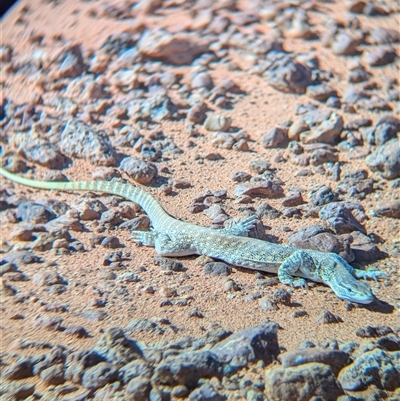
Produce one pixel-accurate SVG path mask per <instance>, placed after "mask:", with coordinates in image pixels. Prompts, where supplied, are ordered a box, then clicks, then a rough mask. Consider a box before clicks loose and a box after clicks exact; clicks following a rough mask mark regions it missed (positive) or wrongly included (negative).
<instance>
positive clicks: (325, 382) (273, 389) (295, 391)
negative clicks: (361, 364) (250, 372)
mask: <svg viewBox="0 0 400 401" xmlns="http://www.w3.org/2000/svg"><path fill="white" fill-rule="evenodd" d="M265 394H266V396H267V397H269V399H273V400H279V401H292V400H299V401H300V400H301V401H303V400H304V401H305V400H311V399H314V398H317V397H320V399H321V400H322V399H323V400H325V401H336V400H337V398H338V397H339V396H341V395H343V394H344V392H343V390H342V387H341V386H340V383H339V382H338V381H337V380H336V377H335V375H334V374H333V372H332V369H331V368H330V367H329V366H327V365H324V364H321V363H308V364H305V365H300V366H296V367H289V368H274V369H268V370H267V371H266V374H265Z"/></svg>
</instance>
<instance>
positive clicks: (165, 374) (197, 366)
mask: <svg viewBox="0 0 400 401" xmlns="http://www.w3.org/2000/svg"><path fill="white" fill-rule="evenodd" d="M221 372H222V365H221V363H220V362H219V361H218V359H217V357H216V356H215V354H214V353H213V352H210V351H186V352H182V353H179V354H177V355H171V356H168V357H167V358H165V359H164V360H163V361H162V362H161V363H160V364H159V365H158V366H157V367H156V369H155V371H154V374H153V377H152V381H154V382H156V383H161V384H166V385H170V386H171V385H177V384H184V385H185V386H187V387H188V388H193V387H195V386H196V384H197V382H198V380H199V379H200V378H209V377H214V376H217V377H218V376H220V375H221Z"/></svg>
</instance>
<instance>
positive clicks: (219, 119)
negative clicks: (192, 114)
mask: <svg viewBox="0 0 400 401" xmlns="http://www.w3.org/2000/svg"><path fill="white" fill-rule="evenodd" d="M231 124H232V119H231V118H230V117H225V116H223V115H221V114H211V115H209V116H208V117H207V118H206V120H205V121H204V128H205V129H206V130H207V131H228V129H229V127H230V126H231Z"/></svg>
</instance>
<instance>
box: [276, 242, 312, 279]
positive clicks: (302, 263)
mask: <svg viewBox="0 0 400 401" xmlns="http://www.w3.org/2000/svg"><path fill="white" fill-rule="evenodd" d="M314 270H315V265H314V261H313V259H312V257H311V256H310V255H309V254H308V253H307V252H306V251H304V250H298V251H295V252H294V253H292V254H291V255H290V256H289V257H288V258H287V259H286V260H285V261H284V262H283V263H282V264H281V265H280V266H279V268H278V278H279V281H280V282H281V283H283V284H286V285H290V286H293V287H305V286H306V280H304V278H301V277H293V274H295V273H296V272H298V271H301V272H302V273H304V274H305V275H308V274H307V273H311V274H310V276H311V277H312V272H313V271H314Z"/></svg>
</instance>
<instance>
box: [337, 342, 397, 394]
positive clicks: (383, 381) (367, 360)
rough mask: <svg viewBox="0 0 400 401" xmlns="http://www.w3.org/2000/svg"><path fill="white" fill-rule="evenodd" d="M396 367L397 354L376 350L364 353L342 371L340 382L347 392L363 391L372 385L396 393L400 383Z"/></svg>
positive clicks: (339, 377)
mask: <svg viewBox="0 0 400 401" xmlns="http://www.w3.org/2000/svg"><path fill="white" fill-rule="evenodd" d="M395 366H396V356H395V353H391V352H385V351H383V350H381V349H374V350H371V351H366V352H364V353H363V354H361V355H360V356H358V357H357V358H356V359H355V360H354V362H353V363H352V364H351V365H348V366H346V367H345V368H344V369H342V370H341V371H340V373H339V376H338V380H339V382H340V384H341V385H342V387H343V389H344V390H346V391H362V390H366V389H367V388H368V387H369V386H371V385H375V386H376V387H378V388H379V389H383V390H388V391H394V390H395V389H396V388H398V384H399V383H400V371H399V370H398V369H396V367H395ZM397 367H398V362H397Z"/></svg>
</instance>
